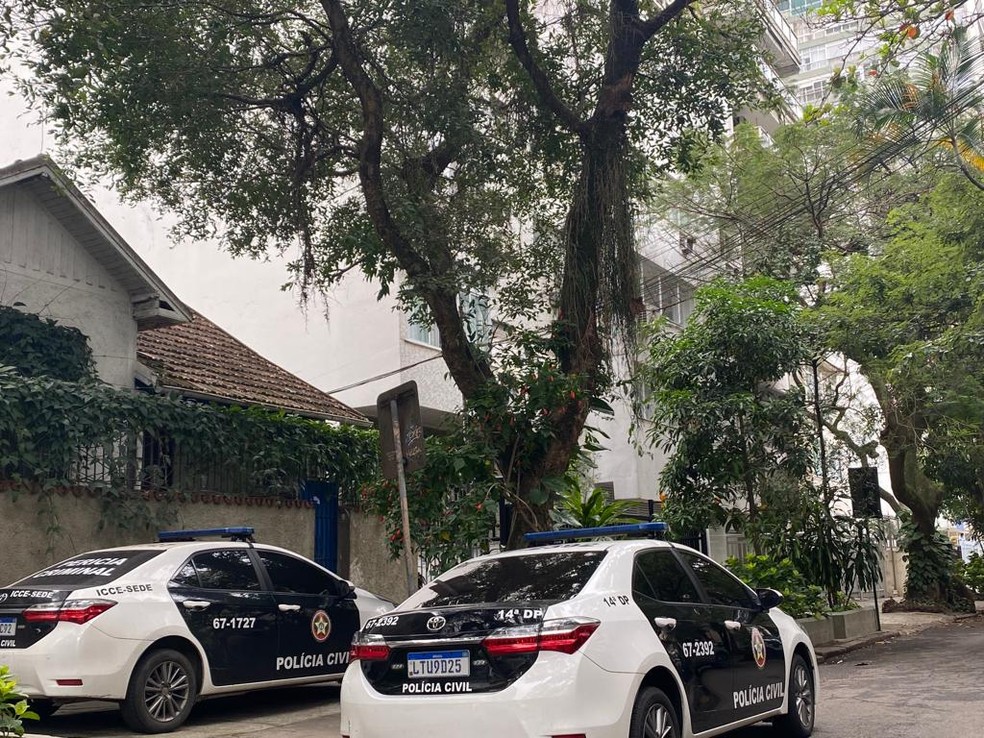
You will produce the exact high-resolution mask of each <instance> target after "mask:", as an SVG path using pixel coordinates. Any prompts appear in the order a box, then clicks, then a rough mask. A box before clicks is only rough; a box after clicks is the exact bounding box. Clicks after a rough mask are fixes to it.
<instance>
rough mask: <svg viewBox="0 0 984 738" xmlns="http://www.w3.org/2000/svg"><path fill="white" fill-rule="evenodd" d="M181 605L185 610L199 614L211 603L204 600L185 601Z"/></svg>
mask: <svg viewBox="0 0 984 738" xmlns="http://www.w3.org/2000/svg"><path fill="white" fill-rule="evenodd" d="M181 604H182V606H183V607H184V609H185V610H191V611H192V612H201V611H202V610H207V609H208V608H209V606H210V605H211V604H212V603H211V602H207V601H206V600H185V601H184V602H182V603H181Z"/></svg>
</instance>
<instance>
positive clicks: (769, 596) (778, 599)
mask: <svg viewBox="0 0 984 738" xmlns="http://www.w3.org/2000/svg"><path fill="white" fill-rule="evenodd" d="M755 594H757V595H758V600H759V606H760V607H761V608H762V609H763V610H771V609H772V608H773V607H779V605H781V604H782V599H783V597H782V594H781V593H780V592H777V591H776V590H774V589H756V590H755Z"/></svg>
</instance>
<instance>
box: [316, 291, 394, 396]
mask: <svg viewBox="0 0 984 738" xmlns="http://www.w3.org/2000/svg"><path fill="white" fill-rule="evenodd" d="M378 292H379V287H378V285H375V284H372V283H370V282H368V281H367V280H366V279H365V278H364V277H363V276H362V275H361V274H355V275H351V276H349V277H347V278H346V279H345V280H344V281H343V282H342V284H340V285H338V286H337V287H335V288H334V289H333V290H332V292H331V294H330V295H329V296H328V301H327V302H328V307H327V314H328V330H327V336H326V344H327V349H328V350H327V352H326V353H327V355H328V357H329V361H328V364H327V365H326V366H325V367H324V374H323V376H322V377H320V378H319V380H318V383H317V384H318V386H319V387H320V388H321V389H323V390H325V391H327V392H329V393H331V394H332V395H333V396H335V397H337V398H338V399H339V400H341V401H342V402H344V403H345V404H347V405H349V406H351V407H354V408H358V409H364V408H375V407H376V397H378V396H379V394H380V393H382V392H385V391H386V390H388V389H390V388H392V387H395V386H397V385H398V384H400V383H401V382H402V381H403V380H402V379H401V378H400V375H399V373H397V374H395V375H391V376H387V377H384V378H381V379H377V380H373V381H369V382H366V383H365V384H362V385H360V386H358V387H353V388H351V389H347V390H341V389H340V388H342V387H345V386H346V385H349V384H352V383H355V382H362V381H364V380H367V379H372V378H373V377H378V376H380V375H382V374H386V373H387V372H391V371H393V370H397V369H399V368H400V366H401V364H400V314H399V312H397V311H396V310H395V307H396V300H395V298H393V297H386V298H384V299H383V300H377V299H376V295H377V294H378Z"/></svg>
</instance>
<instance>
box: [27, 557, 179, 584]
mask: <svg viewBox="0 0 984 738" xmlns="http://www.w3.org/2000/svg"><path fill="white" fill-rule="evenodd" d="M159 553H161V551H160V550H152V549H146V548H142V549H141V548H134V549H126V550H119V551H91V552H89V553H84V554H79V555H78V556H75V557H73V558H71V559H66V560H65V561H60V562H59V563H57V564H52V565H51V566H49V567H47V568H45V569H42V570H41V571H39V572H35V573H34V574H31V576H29V577H26V578H24V579H21V580H20V581H19V582H16V583H15V584H13V585H11V586H16V587H60V586H62V587H63V586H70V587H73V588H74V589H82V588H83V587H98V586H99V585H100V584H107V583H108V582H112V581H114V580H116V579H119V578H120V577H121V576H123V575H124V574H127V573H129V572H131V571H133V570H134V569H136V568H137V567H138V566H140V565H141V564H143V563H146V562H147V561H150V560H151V559H152V558H154V557H155V556H157V555H158V554H159Z"/></svg>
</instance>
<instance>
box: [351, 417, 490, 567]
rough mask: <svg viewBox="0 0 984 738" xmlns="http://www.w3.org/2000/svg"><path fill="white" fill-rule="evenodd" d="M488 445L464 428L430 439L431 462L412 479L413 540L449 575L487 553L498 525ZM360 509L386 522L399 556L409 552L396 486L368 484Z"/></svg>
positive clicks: (409, 481)
mask: <svg viewBox="0 0 984 738" xmlns="http://www.w3.org/2000/svg"><path fill="white" fill-rule="evenodd" d="M489 459H490V455H489V449H488V447H487V446H486V445H485V444H483V443H481V442H476V441H475V440H474V436H471V437H469V435H468V433H467V432H466V430H465V429H464V428H463V427H462V426H460V425H459V426H458V427H457V428H456V430H455V431H454V432H452V433H450V434H449V435H445V436H431V437H429V438H428V439H427V463H426V465H425V466H424V468H423V469H420V470H418V471H416V472H413V473H412V474H410V475H409V476H408V478H407V501H408V505H409V509H410V538H411V541H412V542H413V546H414V548H415V549H416V550H417V551H418V552H419V555H420V557H421V558H422V559H423V560H424V561H426V562H428V563H429V564H431V565H432V566H434V567H435V568H436V569H437V570H438V571H444V570H446V569H449V568H451V567H452V566H454V565H455V564H457V563H459V562H461V561H463V560H465V559H468V558H471V557H472V556H474V555H476V554H477V553H479V552H483V551H484V552H487V551H488V545H489V541H490V534H491V532H492V529H493V528H494V526H495V519H496V511H497V507H498V504H499V497H500V495H501V484H500V483H499V481H498V480H497V479H496V478H495V475H494V473H493V467H492V463H491V462H490V460H489ZM358 504H359V506H360V507H361V508H362V509H363V510H364V511H365V512H368V513H370V514H373V515H379V516H380V517H381V518H382V519H383V521H384V522H385V524H386V529H387V531H388V539H389V543H390V551H391V553H392V555H393V557H394V558H396V557H398V556H400V555H401V553H402V550H403V528H402V522H401V513H400V502H399V490H398V488H397V485H396V483H395V482H390V481H385V480H377V481H376V482H374V483H371V484H367V485H364V486H363V487H362V489H361V490H360V493H359V498H358Z"/></svg>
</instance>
